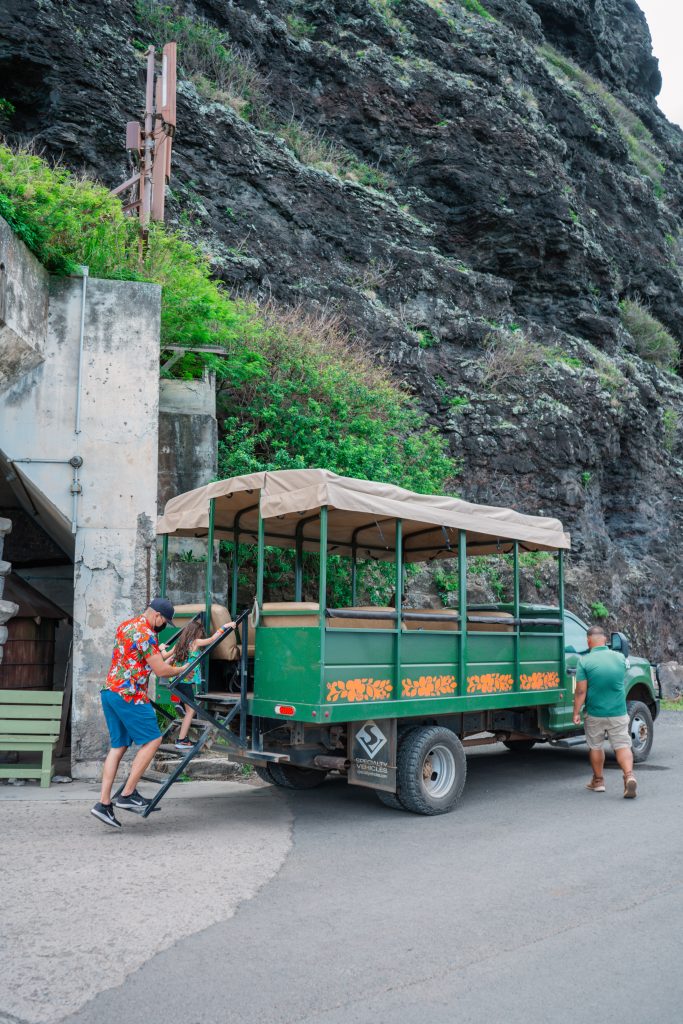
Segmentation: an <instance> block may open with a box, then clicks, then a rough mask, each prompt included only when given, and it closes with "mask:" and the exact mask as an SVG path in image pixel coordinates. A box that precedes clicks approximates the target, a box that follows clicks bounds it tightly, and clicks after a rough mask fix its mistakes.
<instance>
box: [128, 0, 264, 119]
mask: <svg viewBox="0 0 683 1024" xmlns="http://www.w3.org/2000/svg"><path fill="white" fill-rule="evenodd" d="M135 15H136V18H137V21H138V24H139V25H140V28H141V29H142V30H143V31H144V32H145V33H146V34H147V35H148V36H149V39H150V41H151V43H152V44H153V45H154V46H156V47H161V46H163V44H164V43H167V42H168V41H169V40H173V41H174V42H177V43H178V69H179V71H180V72H181V73H182V74H184V75H185V76H186V77H187V78H189V79H191V80H192V81H193V82H194V83H195V85H196V87H197V90H198V92H199V93H200V94H201V95H203V96H204V97H205V98H206V99H209V100H215V101H217V102H219V103H221V102H222V103H226V104H227V105H229V106H231V107H232V108H233V109H234V110H236V111H237V113H239V114H240V115H241V116H243V117H246V118H250V117H253V116H254V115H257V114H258V112H259V110H260V109H262V108H263V107H266V106H267V101H266V99H265V95H264V85H265V83H264V80H263V77H262V76H261V75H260V74H259V72H258V71H257V69H256V68H255V66H254V62H253V60H252V58H251V57H250V56H249V54H247V53H244V52H243V51H242V50H239V49H238V48H237V47H235V46H232V45H231V44H230V43H229V42H228V41H227V40H226V38H225V35H224V34H223V33H222V32H220V31H219V30H218V29H217V28H216V27H215V25H212V24H211V23H210V22H209V21H206V20H205V19H204V18H190V17H187V16H186V15H182V14H180V13H179V11H178V7H177V5H175V4H167V3H159V2H158V0H136V3H135Z"/></svg>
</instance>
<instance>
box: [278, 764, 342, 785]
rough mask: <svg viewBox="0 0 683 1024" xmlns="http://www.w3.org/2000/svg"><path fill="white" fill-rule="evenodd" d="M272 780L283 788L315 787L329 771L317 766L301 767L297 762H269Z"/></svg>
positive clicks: (320, 783) (323, 779)
mask: <svg viewBox="0 0 683 1024" xmlns="http://www.w3.org/2000/svg"><path fill="white" fill-rule="evenodd" d="M267 770H268V773H269V775H270V781H271V782H273V783H274V784H275V785H276V786H281V787H282V788H283V789H315V787H316V786H320V785H322V783H323V782H324V781H325V779H326V778H327V772H324V771H318V769H317V768H299V766H298V765H295V764H275V763H273V764H269V765H268V769H267Z"/></svg>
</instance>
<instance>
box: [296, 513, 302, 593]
mask: <svg viewBox="0 0 683 1024" xmlns="http://www.w3.org/2000/svg"><path fill="white" fill-rule="evenodd" d="M303 528H304V521H303V520H301V521H300V522H298V523H297V524H296V532H295V534H294V600H295V601H301V594H302V591H303V576H304V566H303V557H304V536H303Z"/></svg>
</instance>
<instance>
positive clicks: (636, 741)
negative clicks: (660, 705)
mask: <svg viewBox="0 0 683 1024" xmlns="http://www.w3.org/2000/svg"><path fill="white" fill-rule="evenodd" d="M626 707H627V709H628V727H629V732H630V733H631V741H632V744H633V747H632V750H633V761H634V763H635V764H641V763H642V762H643V761H647V759H648V757H649V755H650V751H651V750H652V741H653V739H654V722H653V721H652V713H651V712H650V709H649V707H648V706H647V704H643V702H642V701H640V700H629V701H627V702H626Z"/></svg>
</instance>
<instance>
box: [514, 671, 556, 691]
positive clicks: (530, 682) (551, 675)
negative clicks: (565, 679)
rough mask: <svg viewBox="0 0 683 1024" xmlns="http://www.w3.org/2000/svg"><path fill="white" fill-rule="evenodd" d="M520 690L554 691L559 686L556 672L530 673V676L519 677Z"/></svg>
mask: <svg viewBox="0 0 683 1024" xmlns="http://www.w3.org/2000/svg"><path fill="white" fill-rule="evenodd" d="M519 679H520V690H555V689H557V687H558V686H559V685H560V677H559V675H558V674H557V672H532V674H531V675H530V676H525V675H521V676H520V677H519Z"/></svg>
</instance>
